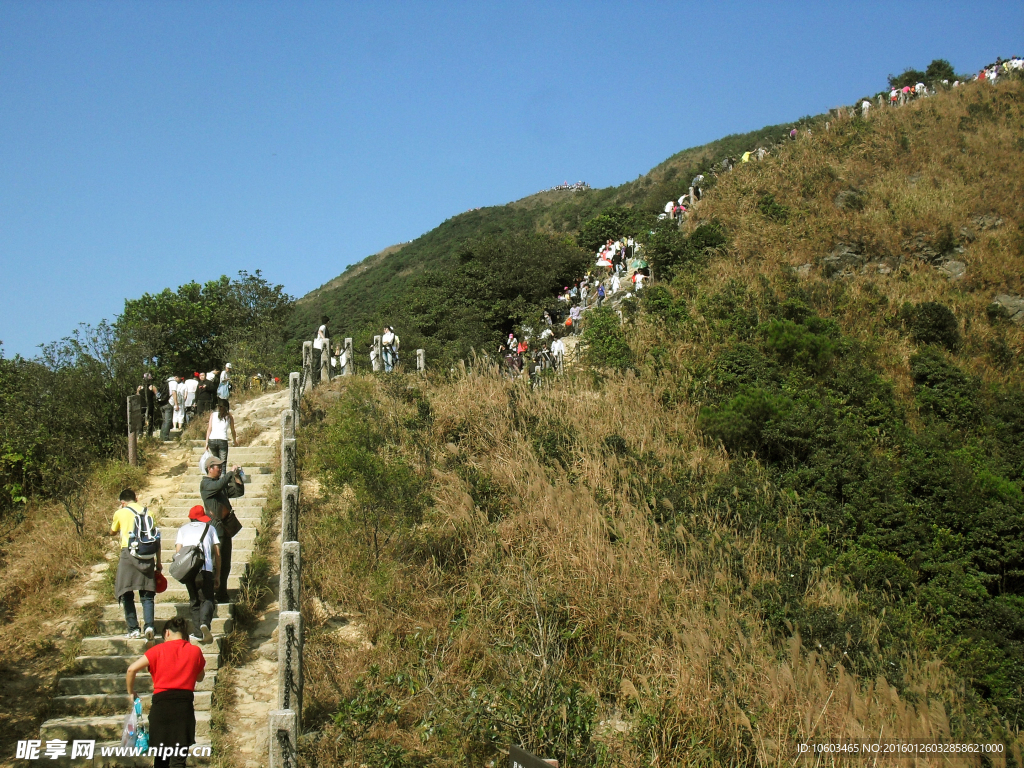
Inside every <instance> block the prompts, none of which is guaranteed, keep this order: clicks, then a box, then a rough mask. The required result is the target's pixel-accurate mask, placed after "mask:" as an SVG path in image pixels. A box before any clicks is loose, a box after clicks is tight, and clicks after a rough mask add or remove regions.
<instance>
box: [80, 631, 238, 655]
mask: <svg viewBox="0 0 1024 768" xmlns="http://www.w3.org/2000/svg"><path fill="white" fill-rule="evenodd" d="M161 642H163V641H162V639H161V638H159V637H157V638H156V639H155V641H154V642H153V643H150V642H149V641H148V640H146V638H144V637H139V638H132V639H131V640H129V639H128V638H127V637H123V636H118V635H107V636H102V637H100V636H97V637H83V638H82V647H81V653H82V655H83V656H131V655H132V654H135V658H138V657H139V656H141V655H142V654H143V653H145V652H146V651H147V650H148V649H149V648H150V647H151V646H152V645H159V644H160V643H161ZM199 647H200V648H202V649H203V652H204V653H213V652H215V651H218V650H219V649H220V643H219V642H218V641H217V638H214V641H213V642H212V643H210V644H209V645H200V646H199Z"/></svg>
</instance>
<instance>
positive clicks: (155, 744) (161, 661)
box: [125, 616, 206, 768]
mask: <svg viewBox="0 0 1024 768" xmlns="http://www.w3.org/2000/svg"><path fill="white" fill-rule="evenodd" d="M187 631H188V625H187V624H186V623H185V619H183V618H181V617H180V616H175V617H174V618H173V619H170V620H168V621H167V622H166V623H165V624H164V632H163V636H164V641H163V642H162V643H159V644H158V645H154V646H153V647H152V648H150V649H149V650H148V651H146V653H145V654H144V655H143V656H140V657H139V658H138V659H136V660H135V661H133V662H132V664H131V665H130V666H129V667H128V672H127V674H126V675H125V686H126V687H127V689H128V697H129V698H130V699H131V700H132V702H133V704H134V701H135V699H137V698H138V694H137V693H136V692H135V676H136V675H138V673H139V672H144V671H146V670H147V669H148V670H149V674H150V676H151V677H152V679H153V700H152V703H151V704H150V709H149V747H150V749H155V750H156V753H155V754H158V755H160V754H164V748H165V747H166V749H168V750H174V751H175V752H177V751H181V750H185V751H186V752H187V748H188V747H191V746H192V745H193V744H195V743H196V711H195V693H194V692H195V689H196V683H198V682H201V681H202V680H203V678H204V677H206V659H205V657H204V656H203V652H202V651H201V650H199V648H197V647H196V646H194V645H192V643H190V642H189V641H188V640H187V639H186V637H185V634H186V632H187ZM187 760H188V758H187V757H184V756H178V755H175V756H172V757H169V758H168V757H157V758H156V760H155V761H154V763H153V765H154V766H155V768H170V767H171V766H173V767H174V768H180V767H181V766H184V765H186V761H187Z"/></svg>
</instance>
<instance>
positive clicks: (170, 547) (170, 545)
mask: <svg viewBox="0 0 1024 768" xmlns="http://www.w3.org/2000/svg"><path fill="white" fill-rule="evenodd" d="M238 520H239V522H240V523H241V524H242V530H240V531H239V532H238V533H236V534H235V535H234V536H232V537H231V546H232V548H234V547H239V546H241V543H242V542H245V545H246V546H249V547H250V548H251V542H252V540H253V539H255V538H256V522H257V521H256V518H252V517H247V518H245V519H243V518H241V517H240V518H238ZM180 527H181V526H180V525H179V526H176V527H173V533H174V536H168V537H167V538H166V539H161V542H160V543H161V544H162V546H161V547H160V562H161V563H163V564H167V563H169V562H171V560H172V559H174V550H175V547H176V546H177V545H176V544H175V543H174V542H175V541H176V540H177V538H178V528H180ZM161 536H162V533H161ZM243 548H244V547H243ZM168 555H170V557H169V558H168ZM165 570H166V569H165ZM164 575H165V576H166V575H167V574H166V573H165V574H164Z"/></svg>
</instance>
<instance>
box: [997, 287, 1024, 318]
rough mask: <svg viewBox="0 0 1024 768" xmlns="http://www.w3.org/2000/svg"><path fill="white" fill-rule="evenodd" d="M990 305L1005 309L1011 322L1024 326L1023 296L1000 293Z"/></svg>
mask: <svg viewBox="0 0 1024 768" xmlns="http://www.w3.org/2000/svg"><path fill="white" fill-rule="evenodd" d="M992 303H993V304H995V305H997V306H1000V307H1002V308H1003V309H1005V310H1006V314H1007V316H1008V318H1009V319H1010V321H1011V322H1013V323H1015V324H1016V325H1024V296H1013V295H1010V294H1008V293H1001V294H999V295H998V296H996V298H995V300H994V301H993V302H992Z"/></svg>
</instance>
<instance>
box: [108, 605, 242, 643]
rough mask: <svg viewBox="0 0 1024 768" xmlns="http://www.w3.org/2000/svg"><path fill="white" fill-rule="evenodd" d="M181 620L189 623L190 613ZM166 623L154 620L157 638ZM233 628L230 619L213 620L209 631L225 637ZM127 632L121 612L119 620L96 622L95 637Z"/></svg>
mask: <svg viewBox="0 0 1024 768" xmlns="http://www.w3.org/2000/svg"><path fill="white" fill-rule="evenodd" d="M161 605H173V603H161ZM225 607H226V606H218V608H219V609H220V610H223V609H224V608H225ZM154 608H155V606H154ZM135 609H136V611H139V610H140V608H139V606H137V605H136V606H135ZM168 618H170V617H168ZM183 618H185V619H188V620H189V621H191V613H188V615H186V616H184V617H183ZM166 621H167V619H155V620H154V628H155V629H156V634H157V637H162V636H163V632H164V623H165V622H166ZM233 627H234V623H233V622H232V620H231V618H230V617H224V618H215V619H214V620H213V624H211V626H210V631H211V632H213V634H215V635H226V634H227V633H228V632H230V631H231V629H232V628H233ZM191 630H192V625H191V624H189V631H191ZM127 631H128V628H127V626H126V625H125V623H124V616H123V612H122V616H121V617H120V618H117V619H109V620H103V619H101V620H100V621H97V622H96V636H97V637H116V636H118V635H123V634H125V633H126V632H127Z"/></svg>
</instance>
